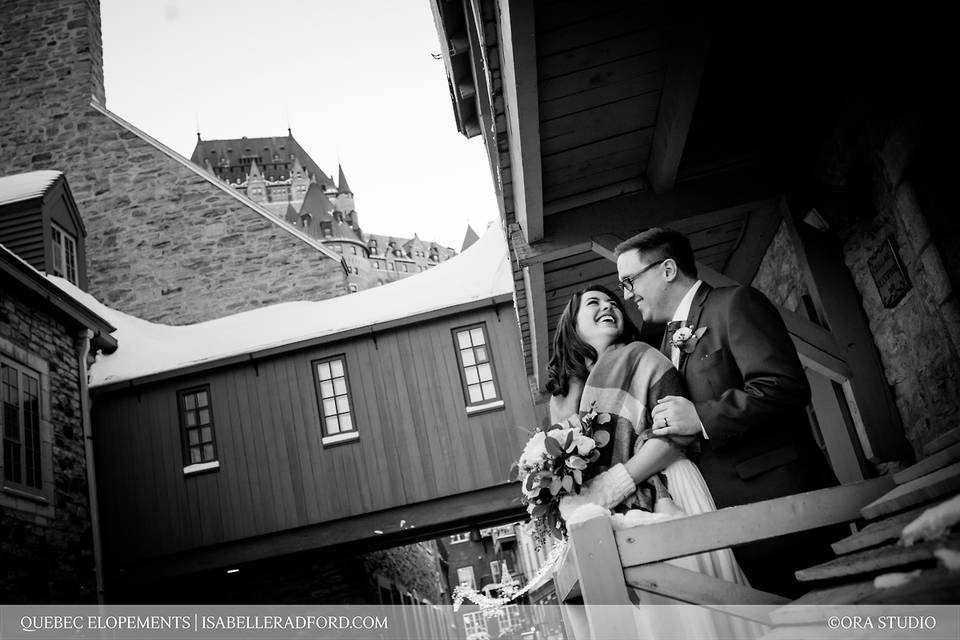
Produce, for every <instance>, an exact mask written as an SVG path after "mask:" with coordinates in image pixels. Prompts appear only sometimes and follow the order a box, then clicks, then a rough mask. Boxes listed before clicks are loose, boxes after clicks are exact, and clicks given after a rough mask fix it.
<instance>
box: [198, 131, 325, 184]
mask: <svg viewBox="0 0 960 640" xmlns="http://www.w3.org/2000/svg"><path fill="white" fill-rule="evenodd" d="M291 156H293V157H292V158H291ZM221 158H226V159H227V163H226V164H221V162H220V159H221ZM207 159H209V160H210V164H212V165H213V171H214V174H215V175H216V176H217V177H218V178H220V179H221V180H225V181H226V182H230V183H236V182H237V180H238V179H239V180H240V181H241V182H242V181H243V180H244V179H245V178H246V175H247V170H248V167H249V165H250V162H251V161H253V160H256V162H257V164H258V165H259V166H260V169H261V171H262V172H263V174H264V176H265V177H267V178H270V177H271V176H273V179H274V180H285V179H287V178H288V177H289V176H290V171H291V170H292V169H293V162H294V160H300V164H301V165H303V168H304V169H306V170H307V173H308V174H310V175H312V176H313V177H314V179H315V180H316V181H317V182H319V183H320V185H321V186H322V187H324V188H327V189H331V190H335V189H336V188H337V185H335V184H334V183H333V178H331V177H330V176H328V175H327V174H326V173H325V172H324V171H323V169H321V168H320V165H318V164H317V163H316V162H314V161H313V158H311V157H310V155H309V154H308V153H307V152H306V151H305V150H304V148H303V147H301V146H300V143H299V142H297V141H296V139H295V138H294V137H293V135H286V136H282V137H274V138H230V139H225V140H197V146H196V147H194V148H193V153H192V154H191V156H190V161H191V162H193V163H194V164H196V165H198V166H203V165H204V160H207Z"/></svg>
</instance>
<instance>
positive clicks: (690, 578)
mask: <svg viewBox="0 0 960 640" xmlns="http://www.w3.org/2000/svg"><path fill="white" fill-rule="evenodd" d="M623 573H624V578H625V579H626V582H627V585H629V586H631V587H633V588H635V589H640V590H642V591H647V592H650V593H655V594H657V595H661V596H666V597H668V598H673V599H674V600H680V601H682V602H689V603H691V604H700V605H712V604H715V605H730V604H744V605H750V604H765V605H771V604H773V605H783V604H787V603H788V602H790V600H789V599H787V598H784V597H783V596H778V595H776V594H773V593H767V592H766V591H760V590H758V589H753V588H751V587H748V586H746V585H742V584H737V583H735V582H728V581H726V580H721V579H720V578H714V577H713V576H709V575H707V574H705V573H698V572H696V571H690V570H689V569H682V568H680V567H675V566H673V565H672V564H667V563H665V562H654V563H651V564H645V565H641V566H639V567H630V568H629V569H625V570H624V572H623ZM757 622H760V623H762V624H770V619H769V618H767V617H765V616H764V617H762V618H761V619H759V620H757Z"/></svg>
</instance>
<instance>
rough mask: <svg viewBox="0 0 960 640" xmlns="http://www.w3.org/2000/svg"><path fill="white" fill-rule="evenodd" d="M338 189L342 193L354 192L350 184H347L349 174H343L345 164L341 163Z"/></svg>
mask: <svg viewBox="0 0 960 640" xmlns="http://www.w3.org/2000/svg"><path fill="white" fill-rule="evenodd" d="M337 191H339V192H340V193H353V191H351V190H350V185H348V184H347V176H345V175H343V165H340V176H339V178H338V180H337Z"/></svg>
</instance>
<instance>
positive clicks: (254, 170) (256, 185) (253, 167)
mask: <svg viewBox="0 0 960 640" xmlns="http://www.w3.org/2000/svg"><path fill="white" fill-rule="evenodd" d="M246 183H247V197H248V198H250V199H251V200H253V201H254V202H266V201H267V181H266V180H264V178H263V172H262V171H260V167H258V166H257V161H256V160H253V161H252V162H251V163H250V171H249V172H248V173H247V179H246Z"/></svg>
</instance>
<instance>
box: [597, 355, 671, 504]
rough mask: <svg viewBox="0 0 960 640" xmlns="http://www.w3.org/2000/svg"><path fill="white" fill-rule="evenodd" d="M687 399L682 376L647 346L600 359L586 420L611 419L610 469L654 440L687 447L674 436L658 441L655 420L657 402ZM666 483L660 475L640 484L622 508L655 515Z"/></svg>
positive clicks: (603, 356)
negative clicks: (593, 416)
mask: <svg viewBox="0 0 960 640" xmlns="http://www.w3.org/2000/svg"><path fill="white" fill-rule="evenodd" d="M682 395H685V393H684V387H683V380H682V379H681V377H680V373H679V372H678V371H677V370H676V369H674V367H673V364H672V363H671V362H670V360H668V359H667V358H666V357H665V356H664V355H663V354H662V353H660V352H659V351H658V350H657V349H655V348H653V347H651V346H650V345H647V344H645V343H643V342H631V343H630V344H626V345H613V346H611V347H609V348H608V349H607V350H606V351H604V352H603V353H602V354H600V357H599V358H598V359H597V362H596V364H594V365H593V369H591V370H590V375H589V376H587V380H586V382H585V383H584V388H583V393H582V395H581V396H580V415H583V413H584V412H587V411H590V409H591V407H593V408H594V409H596V410H597V411H598V412H600V413H609V414H610V417H611V418H612V420H611V422H610V423H609V424H612V425H613V427H612V431H611V433H610V435H611V436H612V437H611V439H610V444H609V445H607V446H609V447H612V458H611V461H610V465H611V466H613V465H615V464H617V463H621V462H626V461H627V460H629V459H630V458H631V457H632V456H633V454H634V453H636V451H637V450H638V449H639V448H640V446H641V445H642V444H643V443H644V442H645V441H646V440H648V439H650V438H661V439H664V440H669V441H670V442H671V443H672V444H674V445H675V446H677V447H679V448H683V446H682V445H681V444H680V442H678V441H677V440H674V439H672V438H670V437H662V436H654V435H653V432H652V430H651V427H652V424H653V420H652V418H651V417H650V412H651V411H652V410H653V407H655V406H656V404H657V400H659V399H660V398H663V397H664V396H682ZM665 484H666V478H665V477H664V476H663V474H657V475H655V476H653V477H651V478H650V479H649V480H647V481H646V482H643V483H641V484H639V485H638V486H637V490H636V491H635V492H634V495H633V496H630V497H628V498H627V499H626V500H625V501H624V502H623V503H622V505H623V506H625V507H627V508H633V509H643V510H644V511H653V502H654V497H655V496H660V497H664V496H665V495H669V494H666V486H665Z"/></svg>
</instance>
